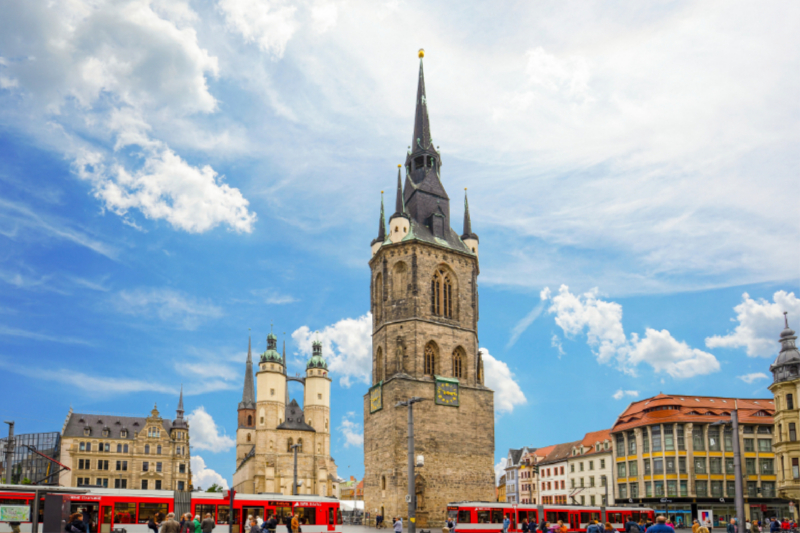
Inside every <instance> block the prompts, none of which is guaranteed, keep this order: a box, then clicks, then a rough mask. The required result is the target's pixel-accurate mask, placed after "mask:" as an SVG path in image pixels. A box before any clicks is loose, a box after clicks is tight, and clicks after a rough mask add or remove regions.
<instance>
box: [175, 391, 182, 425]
mask: <svg viewBox="0 0 800 533" xmlns="http://www.w3.org/2000/svg"><path fill="white" fill-rule="evenodd" d="M175 413H176V415H177V417H178V420H182V419H183V383H181V396H180V398H179V399H178V408H177V409H175Z"/></svg>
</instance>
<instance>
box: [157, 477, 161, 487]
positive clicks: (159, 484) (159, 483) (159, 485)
mask: <svg viewBox="0 0 800 533" xmlns="http://www.w3.org/2000/svg"><path fill="white" fill-rule="evenodd" d="M156 490H161V480H160V479H157V480H156Z"/></svg>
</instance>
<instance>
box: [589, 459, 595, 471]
mask: <svg viewBox="0 0 800 533" xmlns="http://www.w3.org/2000/svg"><path fill="white" fill-rule="evenodd" d="M589 470H594V461H589Z"/></svg>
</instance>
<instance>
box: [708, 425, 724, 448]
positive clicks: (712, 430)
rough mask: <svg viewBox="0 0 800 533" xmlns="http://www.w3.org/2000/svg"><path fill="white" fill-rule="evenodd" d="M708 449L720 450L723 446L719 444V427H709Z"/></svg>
mask: <svg viewBox="0 0 800 533" xmlns="http://www.w3.org/2000/svg"><path fill="white" fill-rule="evenodd" d="M708 449H709V450H710V451H712V452H718V451H720V449H721V447H720V445H719V428H718V427H709V428H708Z"/></svg>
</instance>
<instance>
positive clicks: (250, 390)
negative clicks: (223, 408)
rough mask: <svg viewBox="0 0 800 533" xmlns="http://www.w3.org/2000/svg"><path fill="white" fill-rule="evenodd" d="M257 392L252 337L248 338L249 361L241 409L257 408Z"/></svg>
mask: <svg viewBox="0 0 800 533" xmlns="http://www.w3.org/2000/svg"><path fill="white" fill-rule="evenodd" d="M255 408H256V393H255V387H254V386H253V351H252V347H251V343H250V339H249V338H248V339H247V363H245V371H244V388H243V389H242V401H241V402H239V409H255Z"/></svg>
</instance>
